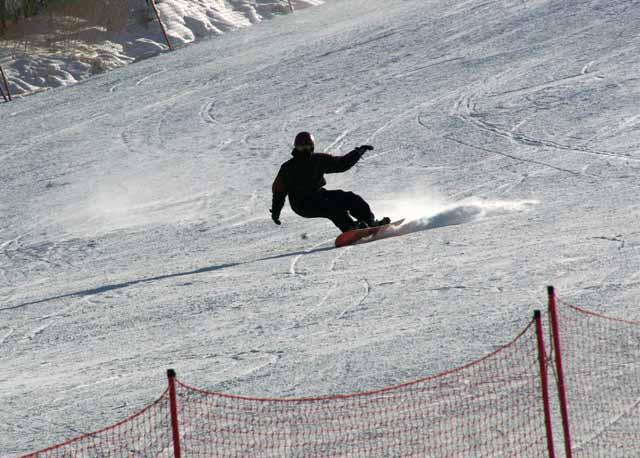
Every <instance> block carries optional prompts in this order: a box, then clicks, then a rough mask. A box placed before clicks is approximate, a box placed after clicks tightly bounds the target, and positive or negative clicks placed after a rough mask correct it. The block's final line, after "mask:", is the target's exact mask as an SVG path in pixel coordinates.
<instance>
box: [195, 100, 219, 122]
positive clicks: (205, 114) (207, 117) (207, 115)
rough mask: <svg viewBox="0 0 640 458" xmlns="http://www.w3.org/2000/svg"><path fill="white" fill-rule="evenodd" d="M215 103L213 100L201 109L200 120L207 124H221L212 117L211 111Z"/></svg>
mask: <svg viewBox="0 0 640 458" xmlns="http://www.w3.org/2000/svg"><path fill="white" fill-rule="evenodd" d="M214 103H215V101H213V100H212V101H210V102H207V103H205V104H204V105H202V107H200V112H199V115H200V119H202V121H203V122H204V123H205V124H219V122H218V121H217V120H216V119H215V118H214V117H213V116H212V115H211V109H212V108H213V104H214Z"/></svg>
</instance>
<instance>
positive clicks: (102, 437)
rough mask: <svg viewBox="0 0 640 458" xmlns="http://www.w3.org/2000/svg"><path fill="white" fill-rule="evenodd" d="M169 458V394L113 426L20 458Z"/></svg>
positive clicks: (170, 446) (170, 453) (170, 455)
mask: <svg viewBox="0 0 640 458" xmlns="http://www.w3.org/2000/svg"><path fill="white" fill-rule="evenodd" d="M134 456H135V457H157V458H163V457H166V458H169V457H173V440H172V433H171V418H170V409H169V390H166V391H165V392H164V393H163V394H162V396H161V397H160V398H159V399H158V400H156V401H155V402H154V403H152V404H151V405H149V406H147V407H146V408H145V409H143V410H142V411H140V412H138V413H137V414H135V415H133V416H131V417H129V418H127V419H126V420H123V421H121V422H119V423H116V424H115V425H112V426H109V427H107V428H104V429H101V430H99V431H96V432H94V433H90V434H86V435H83V436H80V437H77V438H75V439H72V440H70V441H67V442H65V443H63V444H59V445H55V446H53V447H49V448H47V449H44V450H41V451H39V452H35V453H31V454H29V455H25V456H23V457H22V458H54V457H55V458H58V457H60V458H62V457H65V458H67V457H78V458H80V457H82V458H89V457H96V458H97V457H105V458H106V457H134Z"/></svg>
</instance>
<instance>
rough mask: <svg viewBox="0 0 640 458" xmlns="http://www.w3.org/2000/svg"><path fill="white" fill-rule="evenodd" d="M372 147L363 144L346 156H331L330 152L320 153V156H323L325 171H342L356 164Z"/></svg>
mask: <svg viewBox="0 0 640 458" xmlns="http://www.w3.org/2000/svg"><path fill="white" fill-rule="evenodd" d="M372 149H373V146H371V145H362V146H358V147H357V148H355V149H354V150H353V151H351V152H350V153H347V154H345V155H344V156H331V155H330V154H318V156H320V157H321V158H322V168H323V172H324V173H341V172H346V171H347V170H349V169H350V168H351V167H353V166H354V165H356V163H357V162H358V161H359V160H360V158H361V157H362V156H363V155H364V153H366V152H367V151H370V150H372Z"/></svg>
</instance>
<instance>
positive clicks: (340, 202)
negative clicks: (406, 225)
mask: <svg viewBox="0 0 640 458" xmlns="http://www.w3.org/2000/svg"><path fill="white" fill-rule="evenodd" d="M290 200H291V199H290ZM291 207H292V208H293V210H294V211H295V212H296V213H297V214H298V215H300V216H303V217H305V218H329V219H330V220H331V221H332V222H333V224H335V225H336V226H338V229H340V230H341V231H342V232H345V231H348V230H350V229H353V227H354V221H353V219H352V218H351V217H353V218H355V219H356V220H358V221H372V220H373V219H374V215H373V213H372V212H371V208H370V207H369V204H367V202H365V200H364V199H363V198H362V197H360V196H359V195H357V194H355V193H353V192H347V191H342V190H335V191H327V190H326V189H324V188H322V189H320V190H318V191H317V192H314V193H312V194H308V195H306V196H305V197H304V198H302V199H300V200H299V201H298V200H297V199H296V200H295V201H292V202H291Z"/></svg>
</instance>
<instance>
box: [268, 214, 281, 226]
mask: <svg viewBox="0 0 640 458" xmlns="http://www.w3.org/2000/svg"><path fill="white" fill-rule="evenodd" d="M269 212H271V219H272V220H273V222H274V223H276V224H277V225H278V226H280V225H281V224H282V223H281V222H280V215H279V214H278V213H274V212H273V210H269Z"/></svg>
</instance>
